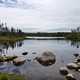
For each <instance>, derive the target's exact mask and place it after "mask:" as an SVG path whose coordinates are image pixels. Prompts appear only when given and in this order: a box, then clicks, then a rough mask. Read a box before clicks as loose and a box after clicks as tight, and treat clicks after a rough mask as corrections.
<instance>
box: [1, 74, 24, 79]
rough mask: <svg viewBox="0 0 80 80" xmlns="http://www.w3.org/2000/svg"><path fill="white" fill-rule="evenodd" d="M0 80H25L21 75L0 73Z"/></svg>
mask: <svg viewBox="0 0 80 80" xmlns="http://www.w3.org/2000/svg"><path fill="white" fill-rule="evenodd" d="M0 80H25V79H24V77H23V76H22V75H19V74H8V73H0Z"/></svg>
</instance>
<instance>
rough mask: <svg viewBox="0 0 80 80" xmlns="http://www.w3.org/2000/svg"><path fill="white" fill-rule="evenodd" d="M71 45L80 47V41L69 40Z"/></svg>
mask: <svg viewBox="0 0 80 80" xmlns="http://www.w3.org/2000/svg"><path fill="white" fill-rule="evenodd" d="M71 46H73V47H76V48H79V47H80V41H71Z"/></svg>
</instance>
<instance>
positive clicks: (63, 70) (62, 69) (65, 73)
mask: <svg viewBox="0 0 80 80" xmlns="http://www.w3.org/2000/svg"><path fill="white" fill-rule="evenodd" d="M59 71H60V74H61V75H64V76H65V75H67V74H68V69H67V68H66V67H61V68H60V70H59Z"/></svg>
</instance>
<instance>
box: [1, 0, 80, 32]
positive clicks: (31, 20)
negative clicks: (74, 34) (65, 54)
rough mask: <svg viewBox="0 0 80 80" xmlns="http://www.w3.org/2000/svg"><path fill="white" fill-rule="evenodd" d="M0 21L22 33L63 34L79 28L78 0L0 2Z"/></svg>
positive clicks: (79, 12) (79, 10) (6, 0)
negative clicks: (18, 29)
mask: <svg viewBox="0 0 80 80" xmlns="http://www.w3.org/2000/svg"><path fill="white" fill-rule="evenodd" d="M0 20H1V21H2V22H7V25H8V26H9V27H12V26H13V27H14V28H20V29H22V30H23V31H24V32H63V31H70V30H71V29H72V28H77V27H78V26H80V0H0Z"/></svg>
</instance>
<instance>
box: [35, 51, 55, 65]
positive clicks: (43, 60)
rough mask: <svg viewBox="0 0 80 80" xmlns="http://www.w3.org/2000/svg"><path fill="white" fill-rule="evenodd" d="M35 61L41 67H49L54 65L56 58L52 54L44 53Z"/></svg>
mask: <svg viewBox="0 0 80 80" xmlns="http://www.w3.org/2000/svg"><path fill="white" fill-rule="evenodd" d="M36 60H37V61H38V62H39V63H40V64H42V65H43V66H49V65H52V64H54V63H55V61H56V57H55V55H54V54H53V53H52V52H49V51H46V52H44V53H43V54H42V55H41V56H40V57H37V58H36Z"/></svg>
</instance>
